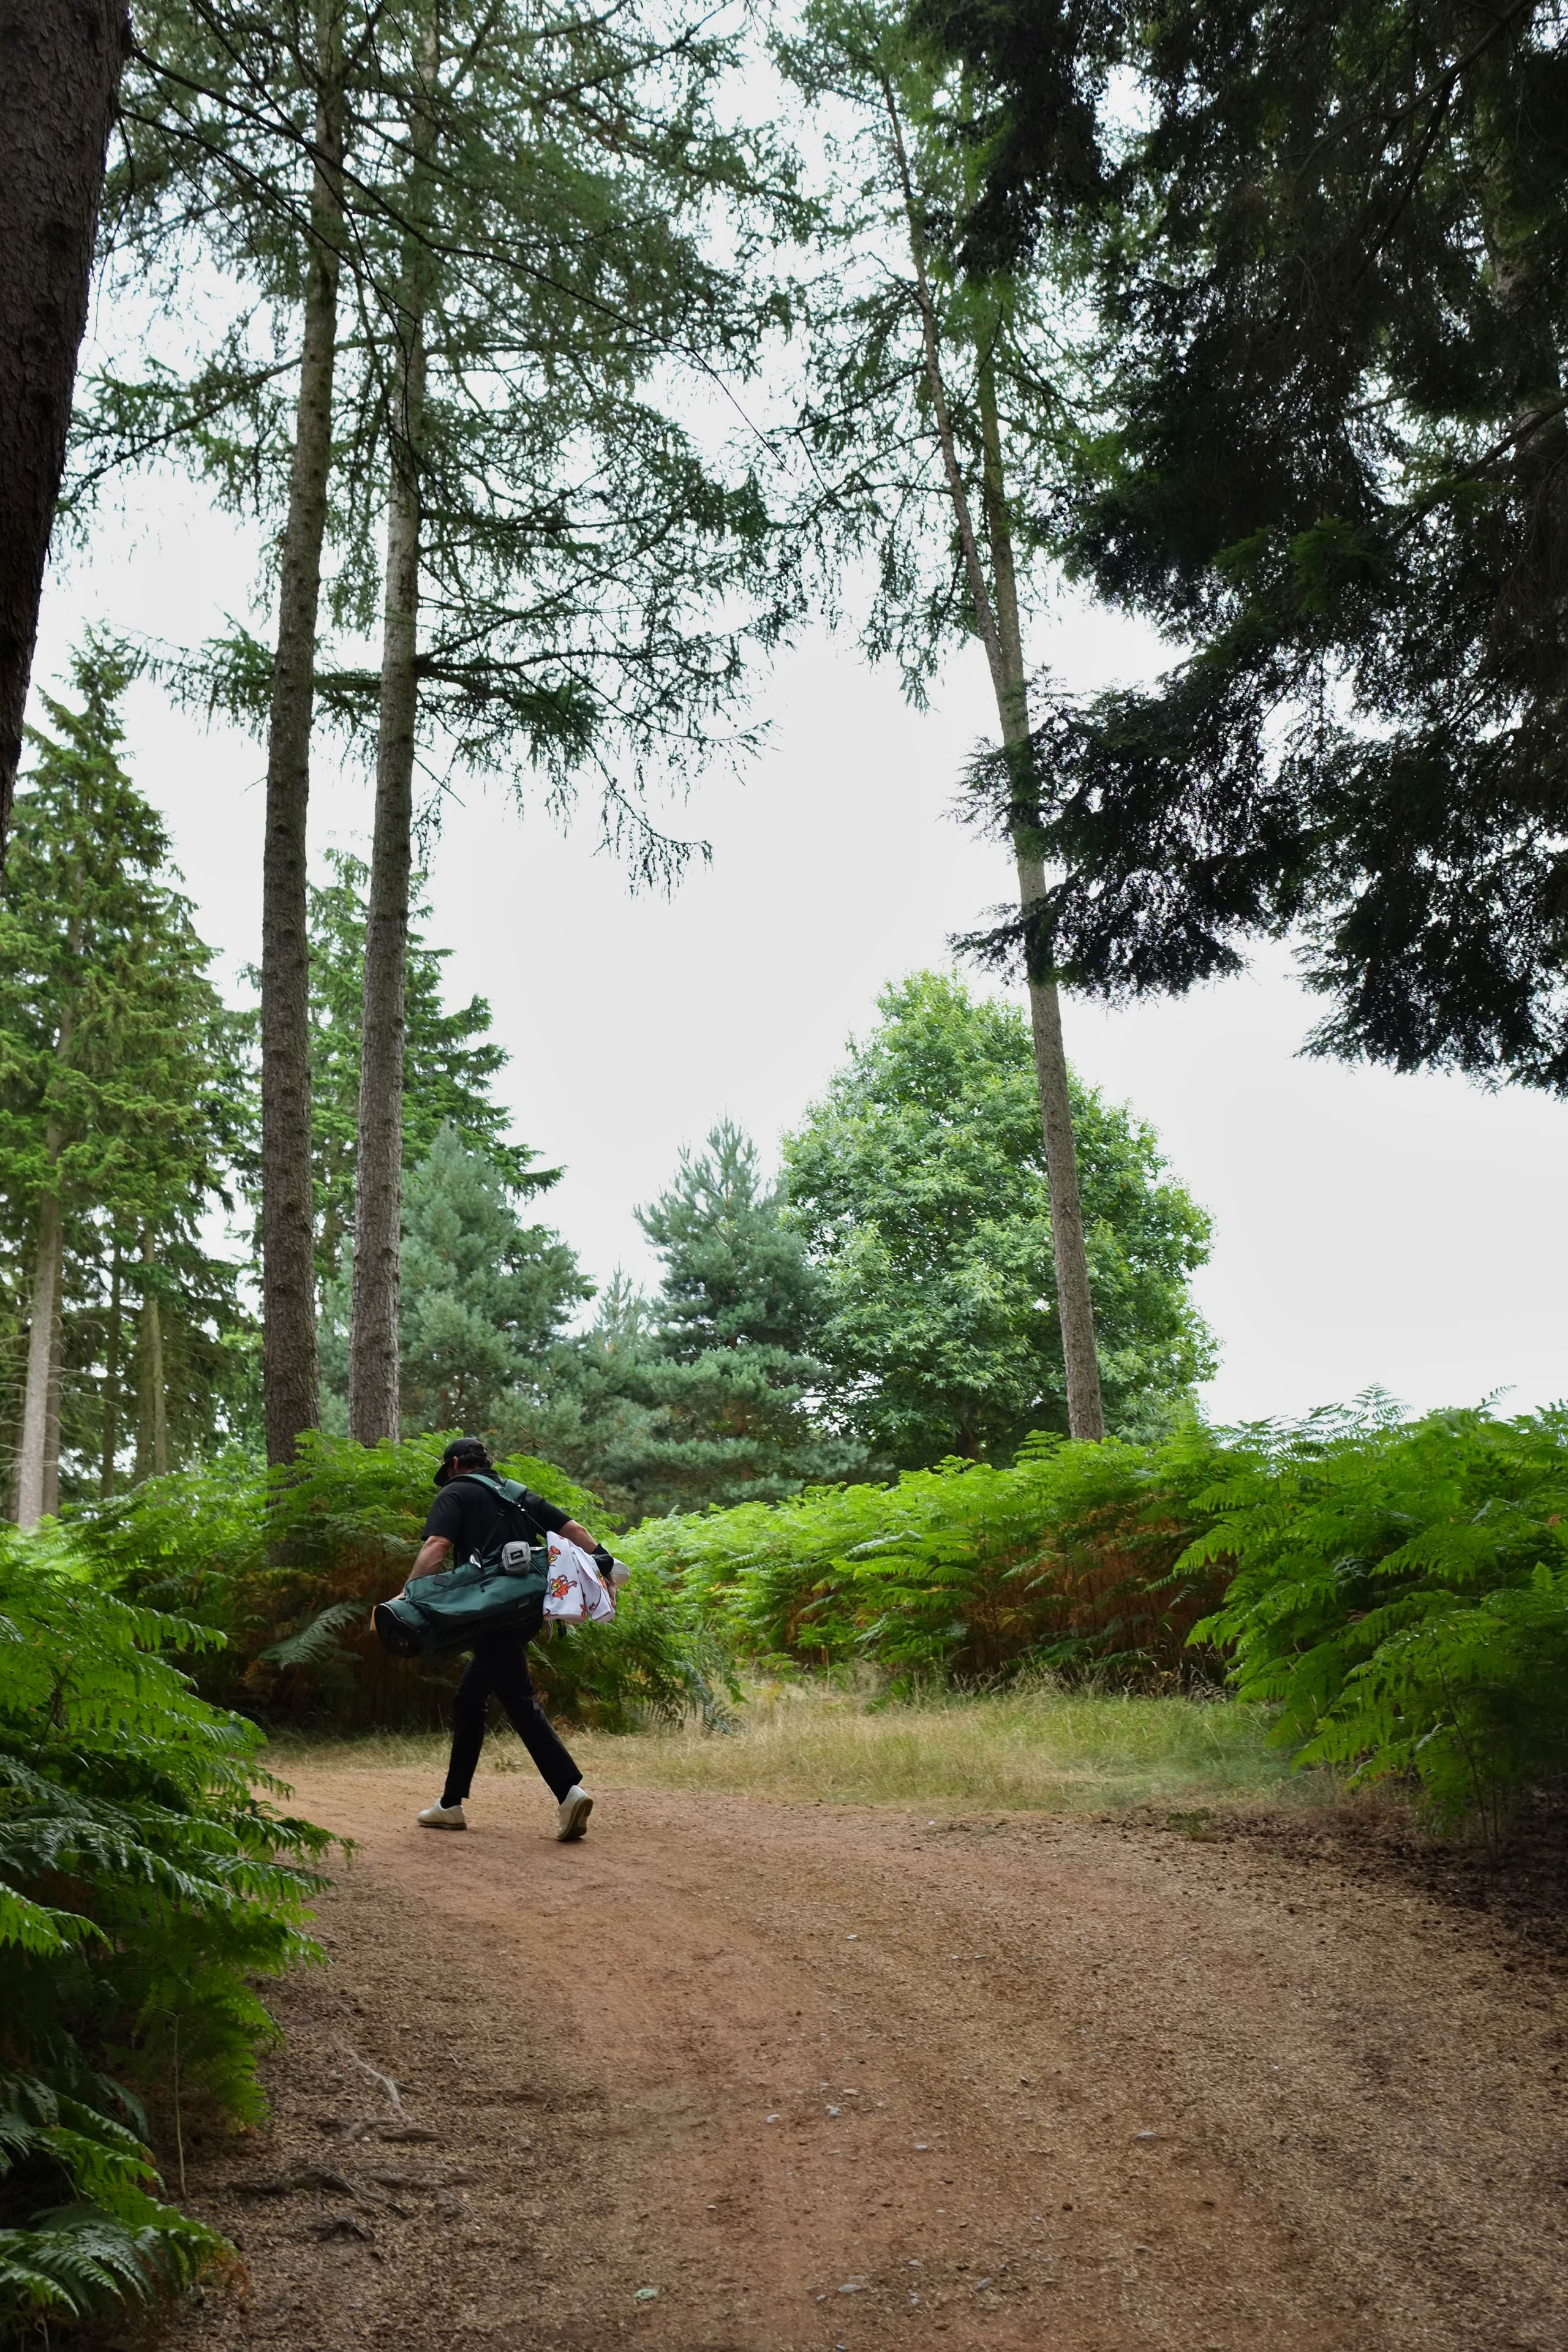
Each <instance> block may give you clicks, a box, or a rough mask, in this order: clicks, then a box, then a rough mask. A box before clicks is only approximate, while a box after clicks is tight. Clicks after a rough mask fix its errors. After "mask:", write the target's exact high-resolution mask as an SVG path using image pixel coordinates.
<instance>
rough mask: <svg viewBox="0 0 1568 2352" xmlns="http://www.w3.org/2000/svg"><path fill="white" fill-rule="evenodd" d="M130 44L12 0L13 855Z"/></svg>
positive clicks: (1, 544) (0, 607)
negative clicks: (109, 161)
mask: <svg viewBox="0 0 1568 2352" xmlns="http://www.w3.org/2000/svg"><path fill="white" fill-rule="evenodd" d="M130 39H131V26H130V21H129V12H128V10H127V7H126V0H0V255H3V256H4V267H3V268H0V857H3V856H4V855H5V835H6V831H7V829H8V827H9V825H10V822H11V802H12V798H13V795H14V794H15V792H16V770H17V767H18V766H19V764H20V761H21V757H22V715H23V712H24V710H25V709H26V700H27V680H28V677H29V675H30V674H31V671H32V667H33V646H34V642H35V640H36V638H37V628H38V601H39V598H40V596H41V595H42V593H43V585H44V562H45V559H46V557H47V553H48V546H49V532H50V530H51V528H52V526H53V523H54V519H55V501H56V499H58V496H59V488H60V475H61V473H62V472H63V470H64V467H65V457H66V428H67V425H68V423H69V421H70V405H71V394H72V392H73V390H74V389H75V385H76V363H77V353H78V352H79V349H80V346H81V338H82V330H83V328H84V327H85V326H86V324H87V298H88V287H89V280H90V278H91V275H92V249H93V240H94V237H95V236H96V234H97V228H98V203H99V197H100V194H101V192H102V188H103V160H104V150H105V148H106V147H107V145H108V142H109V127H110V122H111V121H112V120H113V115H114V101H115V96H116V93H117V91H118V90H119V88H120V75H121V68H122V67H123V65H124V62H125V56H126V51H127V48H128V47H129V45H130ZM35 1516H36V1514H35Z"/></svg>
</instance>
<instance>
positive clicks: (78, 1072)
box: [0, 644, 246, 1526]
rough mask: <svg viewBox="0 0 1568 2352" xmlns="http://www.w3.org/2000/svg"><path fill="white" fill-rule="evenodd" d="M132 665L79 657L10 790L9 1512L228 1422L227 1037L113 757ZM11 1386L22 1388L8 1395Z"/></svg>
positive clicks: (26, 1516)
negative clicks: (214, 1243)
mask: <svg viewBox="0 0 1568 2352" xmlns="http://www.w3.org/2000/svg"><path fill="white" fill-rule="evenodd" d="M131 675H132V665H131V664H130V662H129V661H128V660H127V658H126V656H124V655H123V653H122V652H121V651H120V650H119V649H117V648H115V647H113V646H107V645H99V644H89V646H88V647H87V649H86V650H85V651H84V652H83V653H82V654H81V655H80V656H79V657H78V659H77V662H76V664H75V667H74V683H75V686H76V690H77V694H78V696H79V708H71V707H69V706H68V705H67V704H65V703H64V702H61V701H58V700H55V699H53V698H46V702H45V707H46V709H47V713H48V716H49V719H50V721H51V724H52V728H53V730H54V731H53V733H52V734H49V735H44V734H39V735H36V736H35V737H34V738H33V740H34V742H35V744H36V746H37V753H38V758H37V766H36V768H35V769H34V770H33V772H32V773H31V774H30V776H29V777H28V778H27V780H26V784H25V787H24V790H23V791H22V793H20V794H19V795H18V797H17V801H16V830H15V835H14V840H13V845H12V852H11V856H10V860H9V862H8V865H7V869H6V873H5V883H4V889H3V892H0V1202H3V1203H4V1217H5V1231H6V1234H7V1236H8V1238H9V1240H10V1243H11V1248H12V1253H13V1258H12V1278H13V1283H14V1286H15V1288H14V1307H15V1314H16V1337H17V1345H16V1352H15V1353H14V1355H13V1360H12V1363H11V1366H10V1367H9V1372H10V1382H9V1383H8V1384H9V1385H11V1387H12V1394H13V1396H14V1397H15V1399H16V1409H17V1420H18V1422H19V1430H18V1434H17V1438H16V1454H15V1465H16V1477H15V1494H16V1516H17V1517H18V1518H19V1520H20V1521H21V1523H22V1524H23V1525H24V1526H31V1525H33V1524H34V1523H35V1522H36V1521H37V1519H38V1518H39V1517H41V1516H42V1515H43V1514H45V1513H46V1512H49V1511H53V1510H54V1509H56V1508H57V1507H58V1503H59V1500H60V1496H61V1463H62V1457H64V1458H65V1459H66V1460H67V1463H68V1469H69V1470H71V1471H73V1472H74V1475H75V1477H76V1480H77V1482H78V1483H82V1482H85V1481H88V1480H90V1482H91V1483H93V1484H95V1485H97V1486H100V1489H107V1488H109V1487H111V1486H112V1485H113V1483H114V1481H115V1478H116V1476H117V1475H118V1470H119V1465H120V1463H121V1454H122V1453H123V1451H124V1450H125V1448H126V1447H127V1446H128V1444H131V1443H132V1442H134V1444H135V1448H136V1465H137V1470H138V1473H139V1474H140V1475H148V1474H151V1473H152V1472H153V1471H157V1470H163V1469H166V1468H168V1467H170V1466H171V1465H172V1464H173V1463H174V1461H175V1460H176V1459H177V1458H179V1457H180V1456H181V1455H183V1454H185V1453H186V1452H188V1451H189V1449H190V1448H191V1447H192V1446H194V1445H195V1444H199V1443H200V1442H201V1441H202V1440H203V1439H204V1438H205V1437H208V1436H210V1435H211V1433H213V1432H214V1430H215V1428H216V1427H219V1426H222V1425H224V1423H226V1421H231V1420H232V1418H233V1417H234V1415H235V1414H236V1413H237V1412H239V1411H240V1410H241V1402H242V1391H243V1387H244V1372H245V1369H246V1368H245V1363H244V1357H243V1352H242V1351H237V1342H239V1341H240V1339H241V1338H242V1334H243V1318H242V1317H241V1315H240V1313H239V1309H238V1307H237V1303H236V1297H235V1286H234V1285H235V1269H234V1268H233V1267H232V1266H229V1265H224V1264H223V1263H222V1262H220V1261H217V1260H215V1259H214V1258H212V1257H211V1256H210V1255H209V1254H208V1253H207V1251H206V1250H205V1247H204V1245H203V1241H202V1236H201V1227H202V1224H203V1221H204V1219H205V1215H206V1214H207V1213H208V1211H209V1210H210V1209H211V1208H212V1207H213V1206H214V1205H215V1204H216V1203H217V1202H219V1201H221V1200H222V1199H223V1198H224V1197H225V1194H224V1187H225V1182H226V1169H227V1161H228V1157H229V1153H230V1150H231V1148H232V1144H233V1141H234V1124H235V1118H236V1096H237V1084H236V1081H237V1069H238V1055H237V1041H236V1037H235V1032H234V1024H233V1023H232V1021H231V1019H230V1017H229V1016H228V1015H227V1014H226V1013H225V1011H224V1008H223V1006H222V1004H221V1002H220V1000H219V998H218V996H217V994H216V991H215V990H214V988H213V986H212V984H211V982H210V981H209V980H208V978H207V968H208V966H209V964H210V962H211V950H209V949H208V948H206V947H205V945H204V944H203V942H202V941H201V940H199V939H198V938H197V936H196V934H195V929H194V928H193V926H192V922H191V918H190V909H189V907H188V904H187V902H186V901H185V900H184V898H182V897H181V896H180V895H179V893H178V892H177V891H176V890H175V889H174V888H173V887H171V885H170V882H169V880H168V878H167V873H168V854H169V844H168V838H167V835H165V833H164V831H163V826H162V824H161V823H160V821H159V819H158V818H157V816H156V815H155V814H154V813H153V810H152V809H151V808H150V807H149V806H148V804H147V803H146V802H145V801H144V800H143V799H142V795H141V794H140V793H138V792H137V791H136V789H135V787H134V785H133V784H132V782H131V780H130V778H129V776H128V775H127V774H126V772H125V770H124V768H123V766H122V764H121V756H120V755H121V744H122V740H123V735H122V730H121V722H120V717H119V704H120V700H121V696H122V694H123V692H124V690H125V688H126V686H127V684H128V683H129V680H130V677H131ZM17 1391H19V1394H18V1393H17Z"/></svg>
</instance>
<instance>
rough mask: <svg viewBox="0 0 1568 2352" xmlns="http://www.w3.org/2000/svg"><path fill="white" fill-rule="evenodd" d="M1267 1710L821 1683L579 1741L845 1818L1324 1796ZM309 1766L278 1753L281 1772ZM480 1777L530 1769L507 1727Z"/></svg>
mask: <svg viewBox="0 0 1568 2352" xmlns="http://www.w3.org/2000/svg"><path fill="white" fill-rule="evenodd" d="M1272 1720H1273V1717H1272V1712H1271V1710H1269V1709H1268V1708H1264V1707H1258V1706H1240V1705H1238V1704H1237V1703H1236V1702H1235V1701H1227V1700H1210V1701H1198V1700H1194V1699H1187V1698H1139V1697H1133V1696H1126V1695H1123V1694H1120V1693H1117V1694H1101V1693H1095V1692H1084V1691H1069V1690H1063V1689H1060V1688H1056V1687H1052V1686H1049V1685H1046V1686H1036V1687H1032V1688H1024V1689H1019V1688H1014V1689H1011V1690H1008V1691H1004V1692H999V1693H996V1694H994V1695H991V1696H984V1697H960V1696H947V1695H935V1696H929V1697H925V1698H922V1699H920V1700H917V1701H911V1702H906V1703H902V1704H889V1703H887V1702H882V1703H880V1704H879V1703H878V1702H877V1701H875V1700H874V1699H871V1698H868V1697H867V1696H864V1695H855V1694H846V1693H843V1692H839V1691H834V1690H830V1689H826V1688H825V1687H824V1686H823V1685H810V1684H808V1685H768V1684H763V1685H754V1686H753V1687H752V1689H751V1690H750V1691H749V1693H748V1695H747V1698H746V1703H745V1705H744V1706H743V1707H742V1710H741V1713H740V1717H739V1721H738V1725H737V1727H736V1728H735V1729H734V1730H733V1731H731V1732H727V1733H719V1732H710V1731H703V1730H701V1729H700V1728H698V1727H696V1726H694V1725H687V1726H685V1727H681V1728H680V1729H679V1730H653V1731H647V1732H643V1733H637V1734H621V1735H616V1736H612V1735H609V1734H606V1733H603V1732H592V1731H580V1730H574V1731H572V1732H571V1733H570V1734H569V1738H570V1744H571V1748H572V1751H573V1753H574V1756H575V1757H576V1758H577V1759H578V1761H579V1763H580V1764H581V1765H582V1766H583V1769H584V1778H585V1779H587V1780H589V1782H590V1784H591V1785H593V1786H595V1787H603V1788H616V1787H621V1788H628V1787H630V1788H645V1789H678V1790H691V1791H693V1792H695V1793H713V1794H721V1795H728V1796H749V1797H768V1798H775V1799H802V1798H805V1799H814V1798H827V1799H830V1800H834V1801H838V1802H840V1803H844V1804H920V1805H934V1806H937V1807H939V1808H942V1809H944V1810H947V1811H997V1810H1000V1811H1043V1812H1106V1811H1120V1810H1121V1809H1123V1808H1127V1807H1132V1806H1139V1805H1150V1804H1153V1805H1159V1804H1170V1805H1188V1806H1191V1805H1203V1804H1213V1803H1216V1802H1217V1803H1224V1804H1227V1805H1235V1804H1247V1803H1261V1802H1267V1803H1269V1804H1277V1803H1279V1801H1281V1800H1284V1801H1291V1800H1292V1799H1294V1800H1296V1801H1311V1800H1312V1799H1313V1798H1315V1797H1316V1798H1321V1795H1322V1794H1323V1793H1324V1790H1323V1789H1322V1785H1321V1783H1322V1776H1321V1775H1318V1774H1313V1775H1311V1776H1302V1777H1300V1778H1299V1779H1297V1780H1294V1781H1293V1780H1291V1779H1290V1777H1289V1769H1290V1768H1289V1757H1288V1756H1287V1755H1285V1754H1284V1753H1282V1752H1281V1751H1280V1749H1279V1748H1275V1747H1272V1746H1271V1745H1270V1744H1269V1740H1268V1733H1269V1729H1270V1727H1271V1724H1272ZM445 1751H446V1743H445V1741H444V1739H442V1738H439V1737H437V1736H436V1735H434V1734H430V1733H417V1734H390V1735H379V1736H377V1735H373V1736H369V1737H366V1738H362V1739H356V1740H353V1741H345V1742H338V1743H331V1744H322V1743H317V1742H312V1743H311V1745H310V1748H309V1750H308V1752H309V1754H310V1759H311V1760H312V1761H313V1762H317V1763H324V1762H328V1761H331V1760H337V1761H341V1762H342V1763H343V1764H345V1765H354V1766H359V1767H361V1768H362V1769H363V1767H365V1766H374V1765H377V1764H385V1765H427V1766H428V1767H429V1769H430V1770H431V1772H432V1774H433V1775H436V1776H437V1777H438V1776H439V1773H440V1770H441V1768H442V1764H443V1761H444V1758H445ZM305 1752H307V1751H306V1750H304V1749H303V1748H301V1747H300V1745H299V1744H298V1743H295V1742H279V1746H278V1748H277V1750H276V1756H277V1761H278V1763H279V1766H281V1767H282V1768H284V1769H286V1768H287V1763H288V1759H289V1755H290V1754H291V1753H292V1754H299V1755H301V1756H303V1754H304V1753H305ZM480 1769H481V1771H487V1772H517V1771H531V1769H532V1767H531V1764H530V1763H529V1761H528V1759H527V1757H526V1756H525V1755H524V1754H523V1752H522V1750H521V1748H520V1747H519V1745H518V1743H517V1741H516V1740H515V1739H514V1738H512V1737H511V1735H510V1731H508V1730H506V1729H505V1728H500V1729H497V1730H495V1731H493V1732H492V1736H491V1738H489V1741H488V1742H487V1744H486V1748H485V1756H484V1761H483V1764H482V1765H481V1768H480Z"/></svg>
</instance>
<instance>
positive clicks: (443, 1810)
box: [419, 1805, 468, 1830]
mask: <svg viewBox="0 0 1568 2352" xmlns="http://www.w3.org/2000/svg"><path fill="white" fill-rule="evenodd" d="M419 1826H420V1828H421V1829H422V1830H466V1829H467V1828H468V1815H467V1814H466V1813H465V1812H464V1811H463V1808H462V1806H461V1805H426V1808H425V1811H423V1812H422V1813H421V1814H420V1816H419Z"/></svg>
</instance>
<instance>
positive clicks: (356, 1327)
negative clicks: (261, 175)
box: [349, 16, 438, 1445]
mask: <svg viewBox="0 0 1568 2352" xmlns="http://www.w3.org/2000/svg"><path fill="white" fill-rule="evenodd" d="M437 66H438V53H437V36H436V26H435V20H434V17H433V16H432V17H431V18H430V20H429V21H428V22H427V23H426V29H425V33H424V36H423V38H422V41H421V47H420V68H421V71H422V74H423V77H424V80H425V84H426V89H434V87H435V83H436V78H437ZM411 132H412V138H411V145H412V150H413V157H414V172H413V180H412V184H411V187H410V191H409V203H410V210H411V212H412V213H413V215H414V216H415V217H416V218H417V216H418V214H419V210H420V205H421V202H422V194H423V187H424V184H425V183H426V180H427V176H428V166H429V163H430V161H431V159H432V157H433V155H434V153H435V148H436V133H435V122H434V118H433V115H432V114H431V112H430V111H429V110H427V109H426V108H423V107H422V108H421V109H420V110H419V111H418V112H417V114H416V117H415V120H414V121H413V123H412V125H411ZM427 270H428V262H427V258H426V256H425V254H424V253H423V252H422V250H421V249H420V248H419V247H418V246H417V245H416V244H414V245H411V247H410V249H409V253H408V258H407V264H406V273H405V293H404V300H403V306H402V310H401V315H400V317H399V321H398V333H399V337H400V341H401V367H400V372H399V381H398V403H397V413H396V415H395V417H394V419H393V430H392V435H391V466H390V474H389V479H388V484H387V506H386V601H385V609H384V615H383V624H382V651H381V710H380V722H379V728H378V731H377V737H376V761H375V835H374V843H373V845H372V849H371V860H370V903H369V906H368V907H367V908H366V910H365V941H364V1013H363V1027H362V1029H361V1034H360V1087H359V1135H358V1146H357V1150H358V1158H357V1161H356V1165H355V1171H354V1259H353V1304H352V1308H351V1316H350V1324H349V1435H350V1436H351V1437H355V1438H357V1439H358V1440H359V1442H360V1444H362V1445H375V1444H379V1443H380V1442H381V1440H382V1439H383V1438H390V1439H393V1440H395V1439H396V1438H397V1437H398V1435H399V1434H400V1424H399V1412H398V1392H397V1391H398V1360H397V1359H398V1347H397V1338H398V1334H397V1307H398V1290H399V1257H400V1253H401V1248H402V1241H403V1048H404V975H405V971H406V968H407V961H408V876H409V867H410V864H411V854H410V834H411V831H412V827H413V820H414V748H415V728H416V721H417V719H418V711H419V682H418V676H417V671H416V660H417V656H418V648H419V536H420V475H419V447H420V441H421V437H422V433H423V426H424V416H425V368H426V354H425V309H426V299H427V292H426V279H427Z"/></svg>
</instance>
